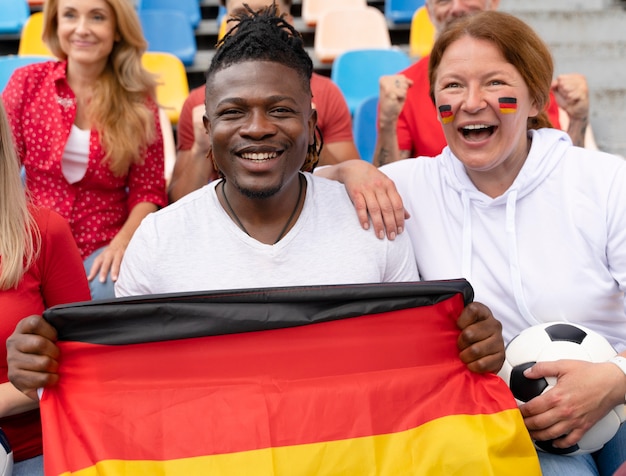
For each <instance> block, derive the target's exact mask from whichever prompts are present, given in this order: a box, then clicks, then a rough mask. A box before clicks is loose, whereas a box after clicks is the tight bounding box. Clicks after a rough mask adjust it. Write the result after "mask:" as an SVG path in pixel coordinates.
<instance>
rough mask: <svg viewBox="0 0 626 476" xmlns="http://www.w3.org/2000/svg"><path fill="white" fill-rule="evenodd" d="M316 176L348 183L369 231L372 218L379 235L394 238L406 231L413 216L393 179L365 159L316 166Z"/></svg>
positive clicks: (356, 207) (351, 197) (360, 216)
mask: <svg viewBox="0 0 626 476" xmlns="http://www.w3.org/2000/svg"><path fill="white" fill-rule="evenodd" d="M315 175H319V176H320V177H325V178H328V179H331V180H337V181H338V182H341V183H343V184H344V185H345V187H346V191H347V192H348V195H349V196H350V199H351V200H352V203H353V204H354V208H355V209H356V213H357V216H358V217H359V221H360V222H361V226H362V227H363V228H364V229H366V230H368V229H369V227H370V220H371V222H372V225H373V226H374V231H375V232H376V236H378V237H379V238H381V239H382V238H384V237H385V234H386V235H387V237H388V238H389V239H390V240H393V239H394V238H395V237H396V235H398V234H400V233H402V231H403V230H404V220H405V219H406V218H409V216H408V214H407V212H406V210H405V209H404V205H403V203H402V198H401V197H400V194H399V193H398V191H397V190H396V186H395V184H394V183H393V181H392V180H391V179H390V178H389V177H387V176H386V175H385V174H384V173H383V172H381V171H380V170H378V168H376V167H375V166H373V165H372V164H370V163H369V162H366V161H364V160H348V161H346V162H342V163H340V164H337V165H334V166H332V167H322V168H320V169H316V171H315Z"/></svg>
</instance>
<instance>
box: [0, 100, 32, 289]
mask: <svg viewBox="0 0 626 476" xmlns="http://www.w3.org/2000/svg"><path fill="white" fill-rule="evenodd" d="M39 242H40V235H39V228H37V225H36V223H35V221H34V220H33V217H32V215H31V214H30V212H29V210H28V206H27V205H26V193H25V191H24V185H23V184H22V179H21V177H20V164H19V160H18V158H17V154H16V152H15V148H14V146H13V138H12V136H11V129H10V126H9V122H8V120H7V116H6V112H5V109H4V104H3V102H2V101H1V100H0V290H2V291H4V290H7V289H10V288H15V287H17V285H18V284H19V282H20V280H21V279H22V276H24V273H25V272H26V270H27V269H28V268H30V266H31V265H32V264H33V262H34V261H35V260H36V259H37V255H38V253H39Z"/></svg>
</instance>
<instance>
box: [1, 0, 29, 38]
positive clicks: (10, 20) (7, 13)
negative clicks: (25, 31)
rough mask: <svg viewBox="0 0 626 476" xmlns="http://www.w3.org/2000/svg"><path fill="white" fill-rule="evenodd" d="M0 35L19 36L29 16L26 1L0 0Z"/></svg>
mask: <svg viewBox="0 0 626 476" xmlns="http://www.w3.org/2000/svg"><path fill="white" fill-rule="evenodd" d="M0 12H2V13H1V14H0V34H3V35H7V34H14V35H19V34H20V32H21V31H22V27H23V26H24V23H26V20H27V19H28V17H29V16H30V7H29V6H28V2H27V1H26V0H0Z"/></svg>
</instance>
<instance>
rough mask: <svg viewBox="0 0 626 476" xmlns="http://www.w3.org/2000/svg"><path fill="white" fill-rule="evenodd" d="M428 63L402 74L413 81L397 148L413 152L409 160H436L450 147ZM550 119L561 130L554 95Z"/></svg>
mask: <svg viewBox="0 0 626 476" xmlns="http://www.w3.org/2000/svg"><path fill="white" fill-rule="evenodd" d="M428 61H429V56H425V57H423V58H422V59H420V60H419V61H418V62H417V63H415V64H413V65H411V66H409V67H408V68H407V69H405V70H404V71H402V72H401V73H400V74H403V75H404V76H406V77H407V78H409V79H411V80H413V85H412V86H411V87H410V88H409V89H408V91H407V95H406V102H405V103H404V107H403V108H402V112H401V113H400V117H399V118H398V126H397V134H398V146H399V147H400V150H409V151H411V153H410V155H409V157H419V156H426V157H435V156H437V155H439V154H440V153H441V151H442V150H443V148H444V147H445V146H446V145H447V142H446V137H445V135H444V134H443V128H442V127H441V123H440V122H439V120H438V119H437V110H436V109H435V105H434V104H433V101H432V100H431V99H430V82H429V80H428ZM548 116H549V117H550V121H551V122H552V125H553V126H554V127H555V128H558V129H560V123H559V107H558V105H557V103H556V99H555V98H554V96H553V95H552V93H550V103H549V104H548Z"/></svg>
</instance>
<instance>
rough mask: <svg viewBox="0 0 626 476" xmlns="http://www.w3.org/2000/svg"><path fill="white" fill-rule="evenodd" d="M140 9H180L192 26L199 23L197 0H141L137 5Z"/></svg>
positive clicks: (199, 14)
mask: <svg viewBox="0 0 626 476" xmlns="http://www.w3.org/2000/svg"><path fill="white" fill-rule="evenodd" d="M138 9H139V11H142V10H180V11H182V12H183V13H184V14H185V16H186V17H187V18H188V19H189V22H190V23H191V27H192V28H194V29H195V28H196V27H197V26H198V24H199V23H200V19H201V18H202V15H201V13H200V4H199V3H198V0H141V2H139V5H138Z"/></svg>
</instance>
